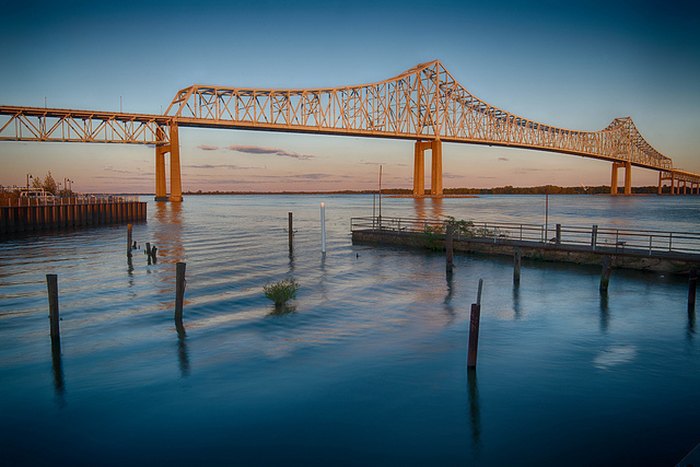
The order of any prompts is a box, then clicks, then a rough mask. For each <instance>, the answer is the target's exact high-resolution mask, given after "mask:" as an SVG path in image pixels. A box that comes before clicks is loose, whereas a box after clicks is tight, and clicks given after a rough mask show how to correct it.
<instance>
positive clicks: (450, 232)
mask: <svg viewBox="0 0 700 467" xmlns="http://www.w3.org/2000/svg"><path fill="white" fill-rule="evenodd" d="M453 237H454V226H453V225H452V224H448V225H447V232H446V233H445V260H446V265H445V267H446V269H447V273H448V274H451V273H452V270H453V268H454V241H453Z"/></svg>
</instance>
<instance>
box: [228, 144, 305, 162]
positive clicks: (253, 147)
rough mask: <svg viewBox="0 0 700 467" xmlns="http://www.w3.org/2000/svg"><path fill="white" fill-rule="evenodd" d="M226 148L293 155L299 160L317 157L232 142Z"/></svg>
mask: <svg viewBox="0 0 700 467" xmlns="http://www.w3.org/2000/svg"><path fill="white" fill-rule="evenodd" d="M226 149H228V150H229V151H236V152H243V153H246V154H271V155H275V156H283V157H291V158H293V159H299V160H308V159H313V158H314V157H316V156H313V155H311V154H299V153H297V152H291V151H285V150H284V149H277V148H265V147H262V146H241V145H235V144H232V145H231V146H227V147H226Z"/></svg>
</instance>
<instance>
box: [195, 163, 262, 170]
mask: <svg viewBox="0 0 700 467" xmlns="http://www.w3.org/2000/svg"><path fill="white" fill-rule="evenodd" d="M185 167H187V168H189V169H231V170H248V169H258V168H259V167H243V166H240V165H234V164H190V165H186V166H185Z"/></svg>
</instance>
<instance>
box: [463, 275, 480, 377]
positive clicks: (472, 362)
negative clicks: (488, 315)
mask: <svg viewBox="0 0 700 467" xmlns="http://www.w3.org/2000/svg"><path fill="white" fill-rule="evenodd" d="M483 283H484V280H483V279H479V290H478V292H477V295H476V303H472V309H471V316H470V319H469V351H468V354H467V368H476V354H477V349H478V347H479V321H480V318H481V287H482V285H483Z"/></svg>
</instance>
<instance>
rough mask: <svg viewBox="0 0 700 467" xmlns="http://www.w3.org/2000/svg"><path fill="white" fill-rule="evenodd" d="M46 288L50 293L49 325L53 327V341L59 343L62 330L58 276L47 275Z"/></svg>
mask: <svg viewBox="0 0 700 467" xmlns="http://www.w3.org/2000/svg"><path fill="white" fill-rule="evenodd" d="M46 287H47V289H48V293H49V325H50V326H51V341H52V342H54V341H58V340H59V339H60V338H61V330H60V326H59V324H58V322H59V316H58V276H57V275H56V274H47V275H46Z"/></svg>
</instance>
